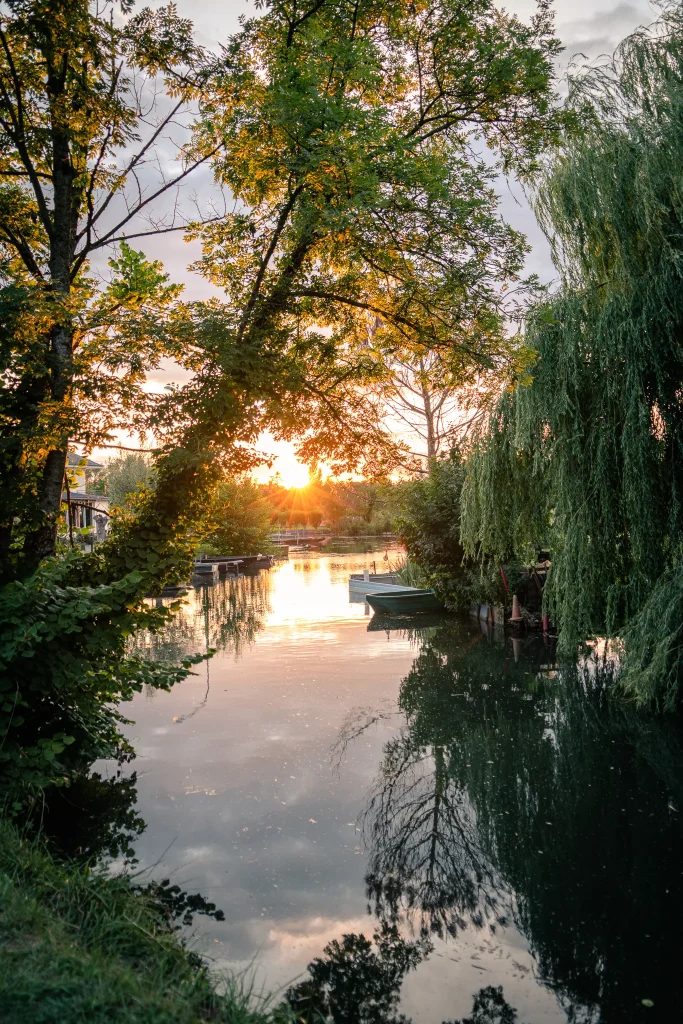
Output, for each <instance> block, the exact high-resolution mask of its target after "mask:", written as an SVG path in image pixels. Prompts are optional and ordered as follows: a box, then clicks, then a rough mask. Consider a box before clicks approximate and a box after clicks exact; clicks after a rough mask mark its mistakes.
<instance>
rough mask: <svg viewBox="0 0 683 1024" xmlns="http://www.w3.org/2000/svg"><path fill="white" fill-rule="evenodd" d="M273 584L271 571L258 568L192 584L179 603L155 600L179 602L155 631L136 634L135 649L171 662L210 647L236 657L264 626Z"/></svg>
mask: <svg viewBox="0 0 683 1024" xmlns="http://www.w3.org/2000/svg"><path fill="white" fill-rule="evenodd" d="M271 585H272V583H271V578H270V574H269V573H267V572H262V573H258V575H255V576H242V577H240V578H238V579H226V578H223V579H221V580H219V581H218V582H217V583H215V584H213V585H208V586H206V585H201V586H197V587H190V588H188V589H189V591H190V593H189V595H188V597H187V598H185V599H183V598H180V599H179V601H178V602H176V601H173V600H171V599H167V598H158V599H157V600H159V601H161V602H163V604H165V605H166V606H170V605H171V604H176V603H178V604H179V607H178V610H177V611H176V612H175V614H174V616H173V618H172V619H171V620H170V622H169V624H168V625H167V626H166V627H165V628H164V629H163V630H161V631H160V632H159V633H149V632H147V633H140V634H138V635H137V636H136V639H135V647H136V648H137V649H138V650H144V651H146V652H147V653H148V654H149V657H150V658H154V659H155V660H158V661H165V662H174V663H176V662H179V661H182V659H183V658H186V657H188V656H190V655H192V654H197V653H205V652H206V651H208V650H213V651H226V650H227V651H232V652H233V653H234V655H235V657H236V658H238V657H240V656H241V654H242V653H243V651H244V649H245V647H248V646H249V645H250V644H252V643H253V642H254V640H255V638H256V635H257V634H258V633H259V632H260V631H261V630H262V629H263V625H264V618H265V616H266V615H267V614H268V611H269V596H270V589H271Z"/></svg>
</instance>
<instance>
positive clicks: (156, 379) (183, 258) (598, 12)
mask: <svg viewBox="0 0 683 1024" xmlns="http://www.w3.org/2000/svg"><path fill="white" fill-rule="evenodd" d="M151 6H161V0H160V2H158V3H154V2H152V3H151ZM500 6H505V8H506V9H507V10H508V11H510V12H511V13H515V14H517V15H518V16H519V17H521V18H523V19H525V20H526V19H528V18H529V17H530V16H531V15H532V14H533V12H534V9H535V4H534V3H533V0H513V2H511V3H507V4H500ZM177 9H178V13H179V14H180V15H181V16H182V17H187V18H190V19H191V20H192V21H193V23H194V26H195V34H196V38H197V40H198V42H199V43H200V44H201V45H203V46H205V47H207V48H210V49H213V50H218V48H219V47H220V45H221V43H222V42H224V41H225V40H226V39H227V37H228V36H229V35H230V33H232V32H234V31H235V30H237V29H238V27H239V18H240V16H241V15H243V14H250V13H253V11H254V6H253V3H251V2H249V3H247V2H245V0H194V2H192V0H177ZM554 9H555V17H556V28H557V34H558V36H559V38H560V39H561V40H562V42H563V44H564V47H565V50H564V52H563V54H562V56H561V58H560V62H559V67H558V71H559V72H560V74H561V75H563V74H564V71H565V69H566V67H567V65H569V64H570V63H571V62H572V60H575V59H578V60H583V59H587V60H590V61H592V60H596V59H599V57H600V56H601V55H602V54H607V53H611V52H612V51H613V49H614V48H615V46H616V45H617V44H618V43H619V42H620V41H621V40H622V39H623V38H624V37H625V36H626V35H628V34H629V33H630V32H632V31H633V30H634V29H635V28H637V27H638V26H639V25H647V24H649V23H650V22H651V21H653V20H654V18H655V17H656V15H657V10H656V7H655V6H654V5H653V4H651V3H647V2H645V0H633V2H626V3H625V2H621V3H614V2H613V0H556V2H555V4H554ZM167 155H168V158H169V161H170V160H172V156H173V154H172V153H171V152H169V153H168V154H167ZM212 194H215V188H214V186H213V182H212V178H211V172H210V170H209V169H208V168H202V169H200V170H199V171H198V172H196V173H195V174H194V175H193V176H192V180H191V184H190V185H189V186H188V188H187V189H186V197H190V198H195V199H196V201H197V203H198V204H199V205H200V206H201V205H203V206H204V208H205V209H206V208H207V204H208V202H209V201H210V197H211V196H212ZM499 194H500V212H501V215H502V216H503V217H504V218H505V219H506V220H507V221H508V223H510V224H511V225H512V226H513V227H514V228H516V229H517V230H519V231H522V232H524V234H525V235H526V236H527V238H528V239H529V242H530V244H531V252H530V255H529V258H528V260H527V272H528V273H534V274H537V275H538V276H539V278H540V279H541V280H542V281H545V282H549V281H552V280H553V279H554V277H555V271H554V268H553V265H552V261H551V258H550V250H549V247H548V243H547V241H546V239H545V237H544V236H543V233H542V232H541V230H540V228H539V227H538V224H537V223H536V220H535V218H534V215H533V213H532V211H531V209H530V207H529V204H528V202H527V200H526V198H525V196H524V193H523V191H522V189H521V187H520V186H519V184H518V183H516V182H514V181H506V180H504V179H501V180H500V189H499ZM158 212H159V213H162V212H163V211H158ZM133 244H135V245H136V246H139V247H140V248H142V249H144V250H145V251H146V253H147V255H148V256H149V257H150V258H152V259H159V260H161V261H162V262H163V263H164V265H165V267H166V270H167V271H168V272H169V274H170V276H171V279H172V280H174V281H179V282H182V283H183V284H184V286H185V290H184V298H185V299H186V300H188V301H191V300H197V299H205V298H208V297H209V296H211V295H218V296H219V297H220V293H218V292H217V291H216V290H215V289H214V288H213V287H212V286H211V285H210V284H209V283H208V282H207V281H205V280H204V279H203V278H202V277H201V276H200V275H198V274H196V273H193V272H192V271H190V270H189V265H190V264H191V263H192V262H193V261H194V260H196V259H197V258H198V256H199V252H200V250H199V244H198V243H196V242H195V243H189V244H188V243H186V242H185V241H184V240H183V238H182V232H178V233H177V234H173V233H172V234H165V235H162V236H159V237H156V238H148V239H142V240H139V241H136V242H134V243H133ZM101 269H102V270H104V265H103V266H102V267H101ZM181 382H182V377H181V376H180V375H179V372H178V368H177V367H174V366H173V365H171V364H166V365H164V367H162V368H161V369H160V370H158V371H155V372H153V373H151V374H150V375H149V384H148V386H149V389H150V390H151V391H162V389H163V388H164V386H165V385H169V384H174V383H181ZM121 443H122V444H128V443H133V444H135V441H134V440H133V439H128V438H124V437H122V438H121ZM261 448H262V450H263V451H264V452H266V453H268V454H269V455H270V456H271V457H273V458H274V460H275V461H274V464H273V466H272V467H264V468H263V469H262V470H261V471H257V474H256V475H257V478H259V479H262V480H265V479H268V478H269V477H270V476H272V474H273V473H274V472H276V471H277V472H280V474H281V477H282V480H283V482H284V483H285V484H286V485H289V486H301V485H302V483H303V482H304V481H305V473H304V472H303V470H302V468H301V466H300V465H299V463H298V461H297V460H296V458H295V456H294V454H293V447H292V445H291V444H290V443H288V442H277V441H274V440H273V439H272V438H270V437H264V438H263V443H262V445H261ZM94 454H95V456H96V457H97V456H98V455H103V454H105V453H104V452H96V453H94Z"/></svg>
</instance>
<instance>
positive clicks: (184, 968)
mask: <svg viewBox="0 0 683 1024" xmlns="http://www.w3.org/2000/svg"><path fill="white" fill-rule="evenodd" d="M251 1003H252V1001H251V999H250V996H249V993H248V991H246V989H245V988H244V987H243V986H241V985H240V984H239V982H235V981H230V980H229V979H225V978H217V977H213V976H212V975H211V974H210V973H209V972H208V971H207V969H206V968H205V967H204V966H201V965H200V964H199V962H198V958H197V957H196V956H195V955H193V954H192V953H190V952H188V951H187V950H186V949H184V947H183V946H182V945H181V943H180V941H179V939H178V938H177V936H176V935H175V934H174V933H173V932H172V931H171V929H170V928H169V925H168V923H167V921H166V920H165V918H164V914H163V911H162V910H161V909H160V907H159V906H158V904H155V903H154V900H153V899H152V898H151V897H150V896H147V895H145V894H141V893H140V892H139V891H136V889H135V887H134V885H133V884H132V883H131V881H130V879H128V878H126V877H118V878H112V877H109V876H107V875H106V874H105V873H104V872H102V871H100V870H91V869H88V868H87V867H83V866H81V865H77V864H62V863H59V862H57V861H55V860H54V859H53V858H52V857H51V856H50V855H49V852H48V851H47V849H46V847H44V846H43V845H42V844H41V843H37V842H35V841H29V840H27V839H25V838H22V837H21V835H20V834H19V833H18V832H17V831H16V829H14V828H13V827H12V826H10V825H8V824H6V823H4V822H2V821H0V1020H1V1021H2V1022H3V1024H81V1022H82V1024H105V1022H106V1024H195V1022H204V1021H206V1022H209V1021H210V1022H212V1024H274V1021H275V1020H276V1019H277V1020H280V1021H282V1022H284V1019H285V1018H283V1017H280V1016H279V1015H278V1014H277V1012H276V1013H275V1014H272V1013H270V1012H269V1011H268V1010H267V1009H263V1008H261V1009H259V1008H256V1009H254V1008H252V1006H251Z"/></svg>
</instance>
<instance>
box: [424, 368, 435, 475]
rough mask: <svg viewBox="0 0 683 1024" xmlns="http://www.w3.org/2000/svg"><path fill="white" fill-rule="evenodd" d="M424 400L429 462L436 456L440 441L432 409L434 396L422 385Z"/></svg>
mask: <svg viewBox="0 0 683 1024" xmlns="http://www.w3.org/2000/svg"><path fill="white" fill-rule="evenodd" d="M422 401H423V403H424V407H425V421H426V423H427V462H431V460H432V459H434V458H436V455H437V451H438V442H437V437H436V431H435V429H434V410H433V409H432V397H431V395H430V394H429V391H428V390H427V388H426V387H424V385H423V387H422Z"/></svg>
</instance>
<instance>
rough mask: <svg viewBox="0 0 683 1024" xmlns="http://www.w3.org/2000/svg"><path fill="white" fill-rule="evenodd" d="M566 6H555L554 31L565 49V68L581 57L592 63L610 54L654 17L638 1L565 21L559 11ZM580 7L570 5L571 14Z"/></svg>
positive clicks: (645, 6)
mask: <svg viewBox="0 0 683 1024" xmlns="http://www.w3.org/2000/svg"><path fill="white" fill-rule="evenodd" d="M565 6H566V7H569V4H567V3H566V2H565V3H562V4H558V6H557V8H556V10H557V32H558V35H559V36H560V38H561V39H562V42H563V44H564V46H565V50H564V53H563V54H562V57H561V64H562V65H563V66H564V67H566V66H567V65H568V64H569V63H571V61H572V60H574V59H576V57H577V56H579V55H581V54H583V56H585V57H586V58H587V59H588V60H594V59H595V58H596V57H599V56H601V55H602V54H611V53H612V52H613V50H614V49H615V47H616V46H617V45H618V44H619V43H620V42H621V41H622V39H624V38H625V37H626V36H628V35H630V33H631V32H633V31H634V30H635V29H636V28H638V27H639V26H640V25H648V24H650V22H652V21H653V20H654V18H655V16H656V13H655V12H654V10H653V8H652V6H651V5H650V4H648V3H643V2H642V0H640V2H639V3H637V4H629V3H619V4H617V5H616V7H610V8H608V9H605V10H597V11H596V10H595V8H593V10H592V11H591V13H590V14H589V15H587V16H583V17H579V18H574V19H572V20H567V21H565V20H564V19H563V17H562V9H563V8H564V7H565ZM577 9H578V11H580V10H581V5H580V4H578V5H572V13H575V12H577Z"/></svg>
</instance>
